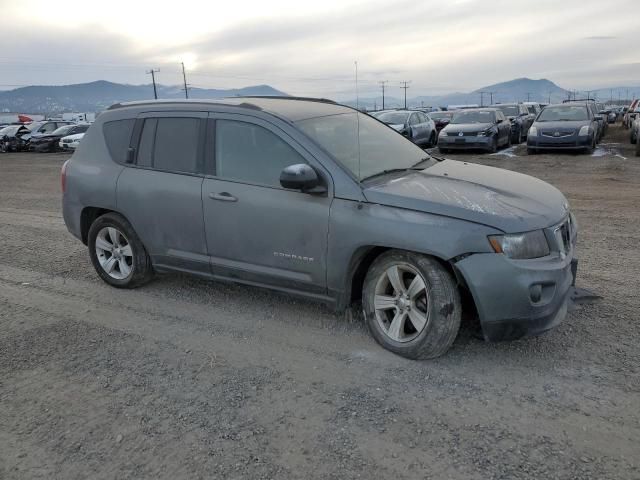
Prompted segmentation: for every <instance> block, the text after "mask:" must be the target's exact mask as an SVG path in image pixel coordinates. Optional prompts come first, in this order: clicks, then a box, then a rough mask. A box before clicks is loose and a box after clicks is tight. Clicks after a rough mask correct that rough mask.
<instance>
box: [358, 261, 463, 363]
mask: <svg viewBox="0 0 640 480" xmlns="http://www.w3.org/2000/svg"><path fill="white" fill-rule="evenodd" d="M362 298H363V307H364V315H365V319H366V322H367V325H368V327H369V330H370V332H371V334H372V335H373V337H374V338H375V339H376V341H377V342H378V343H380V345H382V346H383V347H384V348H386V349H387V350H390V351H392V352H394V353H397V354H399V355H402V356H403V357H407V358H413V359H425V358H434V357H438V356H440V355H442V354H444V353H445V352H446V351H447V350H448V349H449V347H450V346H451V344H452V343H453V341H454V340H455V338H456V335H457V334H458V330H459V328H460V317H461V311H462V307H461V301H460V295H459V292H458V289H457V288H456V283H455V282H454V280H453V278H452V276H451V274H450V273H449V272H448V271H447V270H446V269H445V268H444V267H443V266H442V265H441V264H440V263H439V262H438V261H437V260H435V259H434V258H431V257H428V256H426V255H421V254H417V253H411V252H403V251H398V250H391V251H389V252H387V253H384V254H382V255H381V256H380V257H378V258H377V259H376V260H375V261H374V263H373V264H372V265H371V267H370V268H369V271H368V272H367V276H366V278H365V282H364V288H363V294H362Z"/></svg>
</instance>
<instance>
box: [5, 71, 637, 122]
mask: <svg viewBox="0 0 640 480" xmlns="http://www.w3.org/2000/svg"><path fill="white" fill-rule="evenodd" d="M157 90H158V98H161V99H173V98H176V99H177V98H183V97H184V90H183V89H181V88H180V86H167V85H158V86H157ZM570 94H571V92H570V91H569V90H566V89H564V88H562V87H559V86H558V85H556V84H555V83H553V82H552V81H550V80H547V79H540V80H533V79H530V78H517V79H515V80H510V81H508V82H502V83H496V84H494V85H488V86H486V87H482V88H479V89H476V90H474V91H472V92H468V93H462V92H456V93H450V94H446V95H440V96H415V97H411V98H408V99H407V106H408V107H418V106H434V107H435V106H437V107H444V106H450V105H472V104H477V105H480V104H481V102H482V104H483V105H489V104H490V103H491V102H492V101H493V102H494V103H498V102H500V103H505V102H519V101H527V100H530V101H535V102H543V103H554V102H560V101H562V100H564V99H567V98H568V97H569V95H570ZM634 94H635V95H636V96H637V95H638V94H640V87H615V88H604V89H600V90H594V91H591V92H590V96H591V98H594V97H595V98H598V99H600V100H601V101H603V102H608V101H609V100H610V99H611V98H612V99H613V100H618V98H621V99H625V98H632V96H633V95H634ZM239 95H268V96H271V95H284V96H286V95H287V94H286V93H284V92H282V91H280V90H277V89H275V88H273V87H271V86H269V85H254V86H248V87H243V88H237V89H229V90H222V89H204V88H191V89H190V90H189V98H205V99H213V98H221V97H233V96H239ZM584 95H585V94H584V93H582V96H584ZM627 95H629V96H628V97H627ZM578 96H580V93H578ZM152 98H153V87H152V85H150V84H149V85H126V84H119V83H113V82H108V81H105V80H99V81H96V82H90V83H81V84H76V85H62V86H30V87H22V88H16V89H14V90H6V91H0V113H1V112H22V113H33V114H38V113H40V114H47V115H51V114H59V113H63V112H99V111H101V110H104V109H105V108H107V107H109V106H110V105H112V104H114V103H118V102H126V101H134V100H147V99H152ZM341 103H345V104H347V105H352V106H356V103H357V104H358V106H359V107H360V108H366V109H368V110H374V109H380V108H382V96H373V97H364V98H360V99H358V102H356V100H355V99H351V100H347V101H342V102H341ZM403 104H404V100H403V99H401V98H400V97H397V96H389V95H387V96H386V97H385V107H386V108H396V107H401V106H402V105H403Z"/></svg>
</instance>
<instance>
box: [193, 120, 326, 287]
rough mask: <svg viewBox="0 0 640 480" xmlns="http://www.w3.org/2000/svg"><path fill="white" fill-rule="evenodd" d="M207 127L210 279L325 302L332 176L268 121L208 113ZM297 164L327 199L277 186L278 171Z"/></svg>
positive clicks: (206, 217)
mask: <svg viewBox="0 0 640 480" xmlns="http://www.w3.org/2000/svg"><path fill="white" fill-rule="evenodd" d="M214 120H215V121H214ZM209 122H210V126H209V129H208V142H207V143H208V145H213V147H212V148H210V151H209V152H208V153H207V162H208V174H209V175H207V177H206V178H205V180H204V183H203V185H202V204H203V209H204V222H205V230H206V239H207V247H208V252H209V256H210V259H211V270H212V272H213V274H214V275H216V276H218V277H222V278H232V279H235V280H241V281H244V282H247V283H254V284H261V285H269V286H272V287H279V288H282V289H292V290H297V291H300V290H302V291H305V292H309V293H314V294H318V295H324V294H325V293H326V255H327V236H328V228H329V208H330V206H331V199H332V185H331V183H330V181H329V178H330V177H329V176H328V174H326V173H323V170H322V167H321V166H320V165H318V164H317V162H316V161H315V159H314V158H313V157H311V156H310V155H309V154H308V153H307V152H306V151H305V150H304V149H303V148H302V147H301V146H299V145H298V144H297V143H296V142H295V141H294V140H293V139H291V137H289V136H288V135H287V134H286V133H285V132H283V131H282V130H281V129H279V128H278V127H276V126H274V125H272V124H271V123H269V122H266V121H264V120H261V119H257V118H254V117H250V116H244V115H232V114H226V115H225V114H215V115H214V114H212V119H210V120H209ZM300 163H308V164H310V165H311V166H312V167H314V168H315V169H316V170H317V171H318V172H320V174H321V176H324V179H325V184H326V186H327V187H328V193H325V194H319V195H314V194H308V193H303V192H300V191H294V190H288V189H285V188H283V187H282V186H281V185H280V173H281V172H282V170H283V169H284V168H285V167H287V166H290V165H294V164H300Z"/></svg>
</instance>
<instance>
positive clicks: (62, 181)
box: [60, 160, 69, 193]
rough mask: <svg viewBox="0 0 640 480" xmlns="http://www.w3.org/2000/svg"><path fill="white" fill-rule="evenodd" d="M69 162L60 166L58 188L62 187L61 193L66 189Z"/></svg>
mask: <svg viewBox="0 0 640 480" xmlns="http://www.w3.org/2000/svg"><path fill="white" fill-rule="evenodd" d="M68 164H69V160H67V161H66V162H64V163H63V164H62V171H61V172H60V186H61V187H62V193H64V192H65V190H66V189H67V165H68Z"/></svg>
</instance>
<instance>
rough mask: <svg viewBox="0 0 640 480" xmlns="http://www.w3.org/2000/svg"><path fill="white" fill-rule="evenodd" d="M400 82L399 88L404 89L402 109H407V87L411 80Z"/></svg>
mask: <svg viewBox="0 0 640 480" xmlns="http://www.w3.org/2000/svg"><path fill="white" fill-rule="evenodd" d="M400 83H402V86H401V87H400V88H402V89H404V109H405V110H406V109H407V88H409V84H410V83H411V80H409V81H407V80H405V81H403V82H400Z"/></svg>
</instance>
